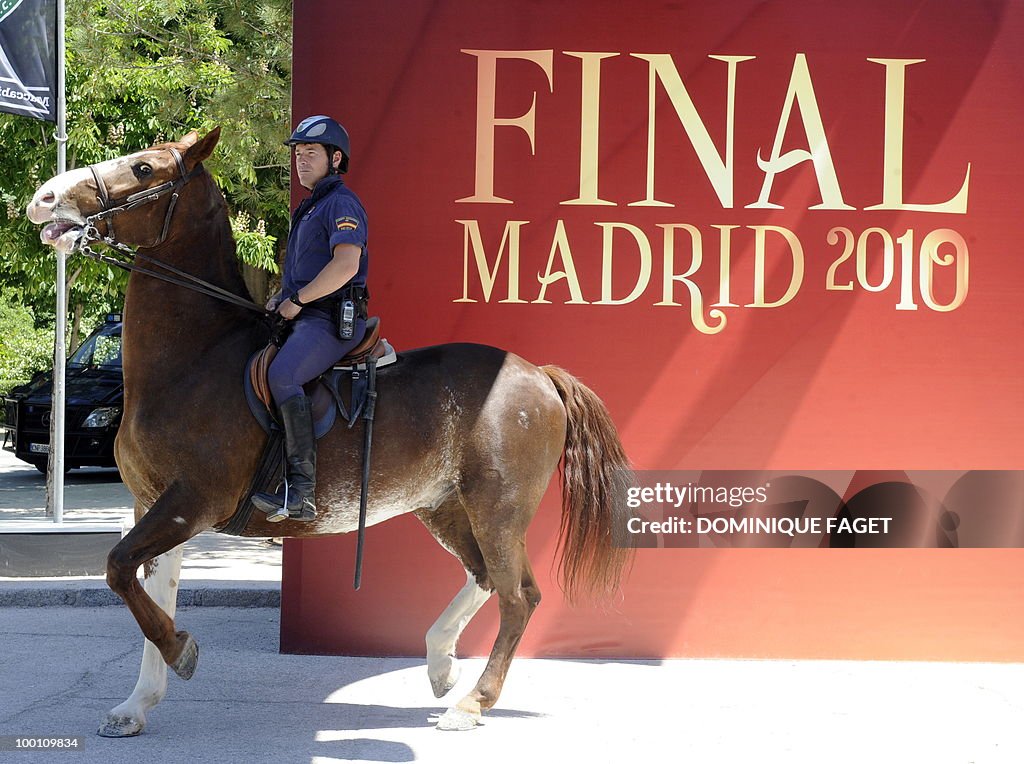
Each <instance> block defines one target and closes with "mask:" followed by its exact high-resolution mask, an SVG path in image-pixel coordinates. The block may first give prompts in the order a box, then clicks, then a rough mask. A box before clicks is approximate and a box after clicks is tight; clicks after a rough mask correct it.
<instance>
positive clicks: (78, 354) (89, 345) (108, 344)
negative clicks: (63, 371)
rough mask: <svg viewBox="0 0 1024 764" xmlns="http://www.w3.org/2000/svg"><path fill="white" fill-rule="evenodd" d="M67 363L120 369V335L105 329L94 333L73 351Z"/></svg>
mask: <svg viewBox="0 0 1024 764" xmlns="http://www.w3.org/2000/svg"><path fill="white" fill-rule="evenodd" d="M68 365H69V366H89V367H93V368H99V369H120V368H121V335H120V334H114V333H112V332H110V333H108V332H106V331H104V332H100V333H98V334H94V335H93V336H92V337H90V338H89V339H87V340H86V341H85V342H83V343H82V345H81V347H79V348H78V350H76V351H75V354H74V355H73V356H71V360H70V361H69V362H68Z"/></svg>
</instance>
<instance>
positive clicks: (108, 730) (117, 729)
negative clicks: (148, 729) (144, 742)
mask: <svg viewBox="0 0 1024 764" xmlns="http://www.w3.org/2000/svg"><path fill="white" fill-rule="evenodd" d="M145 726H146V722H145V721H144V720H142V719H133V718H132V717H130V716H118V715H115V714H107V718H106V719H104V720H103V723H102V724H101V725H100V728H99V729H98V730H96V734H97V735H100V736H101V737H135V736H136V735H138V734H139V733H140V732H142V729H143V727H145Z"/></svg>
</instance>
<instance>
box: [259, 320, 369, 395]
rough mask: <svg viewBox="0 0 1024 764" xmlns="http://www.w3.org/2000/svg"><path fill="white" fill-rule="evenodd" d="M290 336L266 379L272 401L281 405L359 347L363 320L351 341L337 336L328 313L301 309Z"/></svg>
mask: <svg viewBox="0 0 1024 764" xmlns="http://www.w3.org/2000/svg"><path fill="white" fill-rule="evenodd" d="M292 323H293V329H292V333H291V334H290V335H288V339H287V340H286V341H285V343H284V345H283V346H282V347H281V349H280V350H279V351H278V353H277V355H276V356H275V357H274V361H273V363H271V364H270V369H269V371H268V374H267V377H268V380H267V381H268V382H269V384H270V392H271V394H272V395H273V396H274V402H275V403H276V404H277V405H278V406H280V405H281V404H282V403H284V402H285V401H286V400H288V399H289V398H293V397H295V396H296V395H302V394H303V392H302V386H303V385H304V384H306V383H307V382H309V381H310V380H312V379H316V378H317V377H318V376H320V375H321V374H323V373H324V372H325V371H327V370H328V369H329V368H331V366H333V365H334V364H335V363H337V362H338V361H339V360H340V359H341V357H342V356H344V355H345V354H346V353H348V352H349V351H350V350H352V348H354V347H355V346H356V345H358V344H359V343H360V342H361V341H362V339H363V334H364V333H365V332H366V321H364V320H363V319H361V318H357V319H356V325H355V332H354V333H353V335H352V339H350V340H343V339H340V338H339V337H338V328H337V326H336V325H335V323H334V321H332V320H331V318H330V316H329V315H328V314H327V313H324V312H321V311H317V310H311V309H309V308H306V309H304V310H303V311H302V312H301V313H300V314H299V315H298V317H297V318H295V319H294V321H293V322H292Z"/></svg>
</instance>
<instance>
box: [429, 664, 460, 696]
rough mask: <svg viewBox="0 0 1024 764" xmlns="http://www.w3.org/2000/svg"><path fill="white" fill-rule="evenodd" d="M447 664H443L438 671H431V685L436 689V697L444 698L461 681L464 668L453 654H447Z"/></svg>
mask: <svg viewBox="0 0 1024 764" xmlns="http://www.w3.org/2000/svg"><path fill="white" fill-rule="evenodd" d="M447 657H448V660H447V661H446V663H447V665H446V666H442V667H441V668H440V669H439V670H438V671H434V672H430V686H431V688H433V690H434V697H435V698H443V697H444V696H445V695H447V694H448V692H449V691H450V690H451V689H452V687H454V686H455V685H456V684H457V683H458V681H459V675H460V674H461V673H462V668H461V667H460V666H459V662H458V661H457V660H455V658H454V657H452V656H447Z"/></svg>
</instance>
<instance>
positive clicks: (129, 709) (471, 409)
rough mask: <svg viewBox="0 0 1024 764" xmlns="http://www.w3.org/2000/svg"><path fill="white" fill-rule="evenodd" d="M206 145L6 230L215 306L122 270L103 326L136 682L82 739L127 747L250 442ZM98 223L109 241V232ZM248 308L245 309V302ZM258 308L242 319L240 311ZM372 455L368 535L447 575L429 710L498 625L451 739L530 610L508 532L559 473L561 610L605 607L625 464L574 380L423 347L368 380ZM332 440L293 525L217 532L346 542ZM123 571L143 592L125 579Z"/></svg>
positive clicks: (80, 188) (621, 563)
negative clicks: (117, 416) (189, 280)
mask: <svg viewBox="0 0 1024 764" xmlns="http://www.w3.org/2000/svg"><path fill="white" fill-rule="evenodd" d="M219 137H220V128H219V127H218V128H215V129H213V130H212V131H210V132H209V133H207V134H206V135H205V136H203V137H200V136H199V134H198V133H197V132H194V131H193V132H190V133H188V134H187V135H185V136H184V137H182V138H181V139H180V140H178V141H171V142H168V143H160V144H157V145H154V146H152V147H150V148H147V149H144V150H142V151H139V152H136V153H132V154H127V155H125V156H122V157H119V158H117V159H111V160H109V161H103V162H99V163H97V164H94V165H90V166H89V167H85V168H78V169H74V170H70V171H68V172H66V173H63V174H61V175H58V176H56V177H54V178H52V179H50V180H48V181H47V182H46V183H44V184H43V185H42V186H41V187H40V188H39V189H38V190H37V191H36V192H35V194H34V196H33V198H32V201H31V202H30V203H29V205H28V207H27V210H26V214H27V215H28V217H29V219H30V220H31V221H32V222H34V223H36V224H43V223H46V224H47V225H46V226H45V227H44V228H43V229H42V232H41V235H40V236H41V239H42V241H43V242H44V243H45V244H48V245H50V246H52V247H55V248H58V249H60V250H62V251H64V252H74V251H75V250H77V249H79V248H81V245H82V242H83V241H90V240H99V238H100V237H102V238H103V239H105V240H106V242H107V243H108V245H112V246H115V247H117V248H120V249H122V250H123V251H125V252H129V253H130V252H131V250H128V249H127V247H128V246H133V247H136V248H137V249H136V250H135V254H134V255H133V257H134V258H135V262H134V265H135V266H136V267H140V260H142V259H145V261H146V262H152V263H159V265H157V268H156V273H157V274H160V273H163V274H165V275H166V269H171V268H173V269H175V271H176V272H178V273H187V274H191V275H192V276H194V277H198V278H201V279H203V280H205V281H206V282H208V283H209V284H212V285H214V286H215V287H216V288H217V289H219V290H221V292H222V293H225V294H230V295H233V296H235V297H236V298H238V299H236V300H235V301H234V302H231V301H221V300H217V299H213V297H212V296H211V294H210V293H209V291H210V290H206V291H198V292H197V291H193V290H191V289H187V288H183V287H182V286H181V285H180V284H173V283H172V284H168V283H166V281H164V280H161V279H158V278H154V277H153V275H152V274H153V273H154V271H150V272H149V273H144V272H133V273H132V274H131V276H130V277H129V280H128V286H127V291H126V294H125V305H124V323H123V339H122V342H123V366H124V412H123V418H122V421H121V425H120V430H119V432H118V435H117V440H116V444H115V457H116V460H117V464H118V467H119V469H120V471H121V475H122V477H123V479H124V482H125V484H126V486H127V487H128V488H129V490H130V491H131V493H132V495H133V496H134V510H135V525H134V527H133V528H132V529H131V531H130V532H128V533H127V534H126V535H125V536H124V538H123V539H122V540H121V541H120V542H119V543H118V544H116V545H115V546H114V547H113V549H112V550H111V551H110V554H109V557H108V560H107V568H106V570H107V575H106V580H107V583H108V585H109V586H110V588H111V589H112V590H113V591H114V592H116V593H117V594H118V595H119V596H120V597H121V599H123V600H124V602H125V604H126V605H127V606H128V608H129V610H130V611H131V613H132V615H133V616H134V617H135V619H136V621H137V622H138V625H139V627H140V628H141V630H142V633H143V635H144V636H145V638H146V641H145V644H144V648H143V655H142V666H141V669H140V673H139V679H138V682H137V684H136V686H135V689H134V691H133V692H132V693H131V695H130V696H129V697H128V698H127V699H126V700H125V701H124V702H123V703H121V704H119V705H118V706H116V707H115V708H113V709H111V710H110V711H109V712H108V713H107V714H106V716H105V718H104V719H103V721H102V723H101V725H100V728H99V731H98V732H99V734H100V735H103V736H108V737H127V736H132V735H137V734H139V733H140V732H142V730H143V728H144V727H145V725H146V721H147V714H148V713H149V712H150V711H151V710H152V709H153V708H154V707H155V706H156V705H157V704H158V703H159V702H160V701H161V700H162V699H163V697H164V695H165V694H166V690H167V667H168V666H170V667H171V668H172V669H173V670H174V671H175V673H177V674H178V675H179V676H180V677H182V678H184V679H188V678H190V677H191V676H192V674H193V672H194V671H195V668H196V665H197V661H198V646H197V643H196V642H195V640H194V639H193V637H192V636H191V635H190V634H189V633H188V632H187V631H183V630H176V627H175V621H174V615H175V605H176V595H177V588H176V587H177V582H178V574H179V570H180V566H181V559H182V550H181V547H182V544H184V543H185V542H186V541H188V540H189V539H191V538H192V537H193V536H195V535H197V534H199V533H201V532H203V531H209V530H218V529H222V528H223V527H224V525H225V524H226V523H227V521H228V520H229V519H230V518H231V517H232V515H233V514H234V513H235V511H236V508H237V506H238V504H239V501H240V500H241V499H242V498H243V497H245V496H246V495H247V491H248V489H249V487H250V484H251V481H252V478H253V474H254V471H255V470H256V468H257V464H258V461H259V459H260V457H261V453H262V450H263V448H264V447H265V445H266V442H267V435H266V433H265V432H264V431H263V430H262V429H261V427H260V426H259V425H258V424H257V422H256V420H255V418H254V417H253V415H252V414H251V412H250V410H249V407H248V405H247V402H246V399H245V395H244V392H243V387H242V375H243V370H244V369H245V366H246V363H247V361H248V359H249V358H250V357H251V356H252V355H253V354H254V352H255V351H257V350H259V349H260V348H262V347H264V346H266V344H267V342H268V335H269V329H268V327H267V324H266V322H265V321H262V320H260V317H258V316H254V315H252V313H251V312H249V311H246V310H245V309H244V308H243V307H242V306H240V304H238V303H239V300H245V301H247V297H248V291H247V289H246V287H245V284H244V282H243V280H242V277H241V274H240V272H239V265H238V260H237V257H236V248H235V241H234V239H233V237H232V233H231V228H230V225H229V220H228V214H227V207H226V204H225V201H224V198H223V196H222V195H221V193H220V191H219V189H218V188H217V186H216V184H215V182H214V180H213V178H212V177H211V175H210V174H209V172H208V171H207V170H206V169H205V167H204V165H203V164H202V163H203V161H204V160H206V159H207V158H208V157H209V156H210V155H211V153H212V152H213V150H214V147H215V146H216V144H217V141H218V139H219ZM115 222H116V225H115ZM250 307H252V305H250ZM260 310H262V309H260ZM377 381H378V389H379V391H380V400H379V402H378V404H377V407H376V419H375V432H376V438H375V443H376V448H375V449H374V452H373V459H372V470H371V475H370V480H369V491H368V494H367V496H368V500H367V509H366V513H367V519H366V522H367V524H368V525H374V524H376V523H379V522H383V521H385V520H388V519H389V518H392V517H396V516H398V515H402V514H405V513H410V512H411V513H413V514H414V515H415V516H416V517H417V518H418V519H419V520H420V521H421V522H422V523H423V524H424V525H425V526H426V528H427V530H429V531H430V533H431V534H432V535H433V536H434V538H435V539H436V540H437V541H438V542H439V543H440V544H441V545H442V546H443V547H444V548H445V549H446V550H448V551H449V552H450V553H451V554H452V555H454V556H455V557H456V558H457V559H458V560H459V562H460V563H461V564H462V566H463V567H464V569H465V571H466V583H465V585H464V586H463V587H462V588H461V589H460V590H459V591H458V593H457V594H456V595H455V597H454V599H453V600H452V601H451V604H449V605H448V607H447V608H446V609H445V610H444V612H443V613H442V614H441V615H440V617H439V618H438V619H437V622H436V623H434V625H433V626H431V628H430V629H429V631H428V632H427V635H426V652H427V674H428V678H429V680H430V683H431V686H432V689H433V691H434V694H435V696H436V697H438V698H440V697H443V696H444V695H445V694H446V693H447V692H448V691H449V690H450V689H451V688H452V687H453V686H454V685H455V682H456V680H457V679H458V675H459V671H458V663H457V660H456V650H455V647H456V643H457V642H458V639H459V636H460V634H461V632H462V630H463V628H464V627H465V626H466V624H467V623H468V622H469V620H470V619H471V618H472V617H473V615H474V614H475V613H476V612H477V611H478V610H479V609H480V608H481V607H482V606H483V604H484V602H486V601H487V599H488V598H489V597H490V596H491V594H493V593H497V596H498V603H499V604H498V607H499V611H500V626H499V629H498V634H497V637H496V639H495V641H494V646H493V649H492V650H491V653H490V655H489V657H488V660H487V663H486V666H485V668H484V670H483V673H482V674H481V676H480V677H479V679H478V681H477V683H476V685H475V686H474V688H473V689H472V691H471V692H469V693H468V694H467V695H466V696H465V697H463V698H461V699H460V700H459V701H458V702H457V703H456V704H455V705H453V706H451V707H449V708H448V710H447V711H446V712H445V713H444V714H443V715H442V716H441V718H440V719H439V721H438V727H439V728H441V729H469V728H472V727H473V726H475V725H476V724H477V723H478V722H479V720H480V718H481V713H482V712H483V711H485V710H487V709H489V708H491V707H492V706H493V705H494V704H495V703H496V702H497V700H498V696H499V695H500V693H501V688H502V684H503V682H504V680H505V676H506V674H507V672H508V669H509V665H510V662H511V660H512V657H513V655H514V653H515V649H516V646H517V645H518V643H519V640H520V638H521V637H522V635H523V632H524V630H525V628H526V625H527V622H528V621H529V619H530V616H531V614H532V613H533V611H534V609H535V608H536V607H537V605H538V604H539V603H540V599H541V593H540V590H539V588H538V586H537V582H536V579H535V577H534V574H533V571H532V569H531V567H530V560H529V559H528V557H527V553H526V529H527V525H528V524H529V522H530V520H531V518H532V517H533V515H534V513H535V511H536V509H537V507H538V505H539V504H540V501H541V498H542V496H543V494H544V492H545V490H546V488H547V485H548V483H549V481H550V479H551V477H552V475H553V474H554V473H555V472H556V470H557V469H558V468H559V466H561V471H560V479H561V484H562V485H561V487H562V509H561V525H560V530H559V552H558V555H559V556H558V569H559V576H560V578H559V583H560V585H561V587H562V588H563V590H564V592H565V595H566V597H567V599H569V601H571V602H574V601H577V600H579V599H581V598H590V599H595V600H597V599H600V598H601V597H603V596H608V595H610V594H612V593H614V592H615V591H617V589H618V587H619V585H620V581H621V579H622V578H623V576H624V575H625V571H626V568H627V567H628V564H629V552H628V551H626V550H624V549H622V548H620V547H619V545H617V544H614V543H613V540H612V536H613V530H614V529H615V528H616V527H622V526H624V522H625V515H624V513H625V511H626V510H625V509H624V508H623V506H622V503H621V502H616V501H614V497H615V496H616V490H617V481H619V480H620V477H619V476H620V475H621V474H622V473H623V471H624V470H628V466H629V465H628V461H627V458H626V455H625V453H624V451H623V447H622V444H621V441H620V439H619V436H618V434H617V432H616V429H615V426H614V424H613V422H612V419H611V417H610V415H609V413H608V411H607V408H606V407H605V405H604V404H603V403H602V401H601V400H600V398H598V396H597V395H596V394H595V393H594V392H593V391H591V390H590V389H589V388H587V387H586V386H585V385H584V384H582V383H581V382H580V381H579V380H578V379H576V378H575V377H573V376H572V375H571V374H569V373H568V372H566V371H565V370H563V369H560V368H558V367H555V366H540V367H538V366H534V365H533V364H531V363H529V362H527V361H526V360H524V359H523V358H520V357H519V356H517V355H515V354H513V353H511V352H507V351H504V350H500V349H498V348H494V347H488V346H484V345H474V344H443V345H437V346H433V347H425V348H419V349H414V350H410V351H408V352H402V353H400V354H399V360H398V362H397V363H395V364H393V365H391V366H388V367H383V368H381V369H380V370H379V371H378V373H377ZM357 431H358V430H354V431H350V430H348V429H347V428H345V427H335V428H334V429H333V430H332V431H331V432H329V433H328V434H327V435H326V436H325V437H324V438H323V439H322V440H321V441H320V442H319V444H318V462H319V468H318V481H317V489H316V502H317V507H318V510H319V514H318V516H317V518H316V520H315V521H313V522H308V523H298V522H295V521H292V520H285V521H284V522H283V523H278V524H271V523H269V522H268V521H267V520H266V518H265V516H263V515H262V514H261V513H258V512H257V513H255V514H254V516H253V517H252V518H251V519H250V520H249V522H248V525H247V526H246V527H245V528H244V530H243V531H241V532H240V533H239V535H243V536H250V537H270V536H285V537H293V538H305V537H311V536H323V535H331V534H340V533H347V532H350V531H352V530H354V529H355V528H356V527H357V509H358V505H359V499H360V485H361V482H360V481H361V475H360V472H361V470H360V462H361V456H362V451H361V442H360V441H359V439H358V438H357V437H356V434H355V433H356V432H357ZM140 566H142V567H143V568H144V585H140V583H139V581H138V579H137V577H136V576H137V571H138V569H139V567H140Z"/></svg>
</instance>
